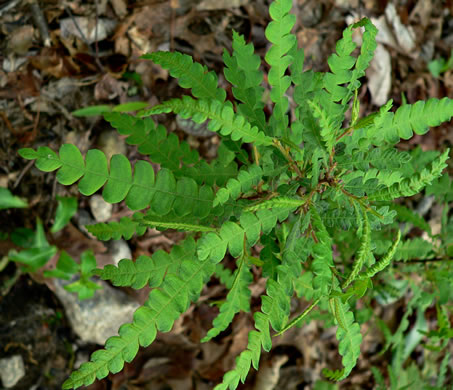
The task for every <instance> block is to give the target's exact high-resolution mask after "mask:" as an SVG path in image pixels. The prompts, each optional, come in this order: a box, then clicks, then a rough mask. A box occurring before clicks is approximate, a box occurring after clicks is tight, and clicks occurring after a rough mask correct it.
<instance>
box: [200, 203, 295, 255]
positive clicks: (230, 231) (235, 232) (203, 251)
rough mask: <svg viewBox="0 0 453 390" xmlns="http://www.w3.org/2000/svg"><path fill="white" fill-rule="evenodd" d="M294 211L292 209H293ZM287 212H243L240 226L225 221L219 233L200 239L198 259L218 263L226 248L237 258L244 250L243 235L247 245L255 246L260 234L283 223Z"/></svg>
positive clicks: (209, 234)
mask: <svg viewBox="0 0 453 390" xmlns="http://www.w3.org/2000/svg"><path fill="white" fill-rule="evenodd" d="M293 209H294V208H293ZM288 214H289V210H278V209H277V210H259V211H258V212H257V213H256V214H253V213H249V212H243V213H242V215H241V217H240V224H238V223H235V222H231V221H227V222H225V223H224V224H223V225H222V226H221V228H220V231H219V233H218V234H217V233H208V234H206V235H205V236H203V237H202V238H201V239H200V245H199V248H198V257H199V258H200V259H201V260H205V259H207V258H210V259H211V260H212V261H214V262H219V261H220V260H222V259H223V258H224V256H225V253H226V250H227V248H228V250H229V252H230V253H231V255H232V256H233V257H239V256H240V255H242V253H243V249H244V235H245V237H246V241H247V244H248V245H250V246H252V245H255V244H256V242H257V241H258V239H259V237H260V233H261V232H263V233H265V234H267V233H269V232H270V231H271V230H272V229H273V228H274V226H275V225H276V224H277V221H280V222H281V221H284V220H285V219H286V218H287V217H288Z"/></svg>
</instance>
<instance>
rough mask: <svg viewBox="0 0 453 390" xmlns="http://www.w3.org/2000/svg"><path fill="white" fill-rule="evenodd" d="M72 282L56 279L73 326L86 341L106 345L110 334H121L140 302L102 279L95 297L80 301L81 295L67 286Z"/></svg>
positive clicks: (57, 289) (57, 292)
mask: <svg viewBox="0 0 453 390" xmlns="http://www.w3.org/2000/svg"><path fill="white" fill-rule="evenodd" d="M69 283H71V281H64V280H61V279H55V283H54V284H55V294H56V295H57V297H58V299H59V300H60V301H61V303H62V304H63V306H64V309H65V312H66V315H67V317H68V319H69V322H70V323H71V326H72V329H73V330H74V332H75V333H76V334H77V335H78V336H79V338H80V339H81V341H82V342H84V343H95V344H100V345H103V344H104V343H105V341H106V340H107V339H108V338H109V337H110V336H114V335H117V334H118V329H119V327H120V326H121V325H122V324H124V323H125V322H131V321H132V316H133V314H134V312H135V310H137V309H138V307H139V304H138V303H137V302H136V301H135V300H133V299H132V298H130V297H129V296H128V295H126V294H125V293H124V292H123V291H121V290H118V289H115V288H113V287H111V286H109V285H108V284H107V283H106V282H104V281H102V280H98V281H97V282H96V283H98V284H99V285H101V286H102V290H97V291H96V293H95V294H94V296H93V298H90V299H86V300H83V301H81V300H79V299H78V297H77V294H73V293H70V292H68V291H66V290H65V289H64V285H65V284H69Z"/></svg>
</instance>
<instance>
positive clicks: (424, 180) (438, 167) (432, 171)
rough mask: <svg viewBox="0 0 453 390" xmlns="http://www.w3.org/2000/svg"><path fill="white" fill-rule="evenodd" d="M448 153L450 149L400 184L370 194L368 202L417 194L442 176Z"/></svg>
mask: <svg viewBox="0 0 453 390" xmlns="http://www.w3.org/2000/svg"><path fill="white" fill-rule="evenodd" d="M449 153H450V149H447V150H445V152H444V153H442V154H441V155H440V156H439V157H438V158H437V159H436V160H434V161H433V163H432V164H431V166H430V167H429V168H424V169H423V170H422V171H421V172H420V173H418V174H416V175H414V176H412V177H409V178H406V179H404V180H403V181H401V182H400V183H396V184H393V185H392V186H391V187H389V188H385V189H383V190H380V191H377V192H374V193H371V194H370V195H368V200H370V201H373V200H392V199H396V198H399V197H402V196H412V195H415V194H417V193H419V192H420V191H421V190H422V189H423V188H424V187H425V186H426V185H428V184H429V183H431V182H432V181H433V180H434V179H436V178H437V177H439V176H440V175H441V174H442V171H443V169H444V168H445V167H446V166H447V164H446V163H445V162H446V161H447V159H448V155H449Z"/></svg>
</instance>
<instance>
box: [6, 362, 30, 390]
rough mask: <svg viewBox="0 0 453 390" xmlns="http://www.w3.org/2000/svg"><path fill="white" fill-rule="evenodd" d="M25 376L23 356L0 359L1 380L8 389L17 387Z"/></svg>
mask: <svg viewBox="0 0 453 390" xmlns="http://www.w3.org/2000/svg"><path fill="white" fill-rule="evenodd" d="M24 376H25V367H24V361H23V360H22V356H20V355H13V356H10V357H7V358H3V359H0V378H1V380H2V383H3V386H4V387H6V388H7V389H9V388H11V387H13V386H15V385H16V384H17V382H19V381H20V380H21V379H22V378H23V377H24Z"/></svg>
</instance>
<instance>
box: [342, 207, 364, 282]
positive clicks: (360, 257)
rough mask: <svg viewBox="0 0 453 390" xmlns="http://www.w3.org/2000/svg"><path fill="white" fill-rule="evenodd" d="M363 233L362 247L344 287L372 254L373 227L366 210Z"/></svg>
mask: <svg viewBox="0 0 453 390" xmlns="http://www.w3.org/2000/svg"><path fill="white" fill-rule="evenodd" d="M363 226H364V228H363V234H362V238H361V240H360V248H359V250H358V252H357V259H356V260H355V262H354V265H353V266H352V271H351V273H350V274H349V276H348V278H347V279H346V281H345V282H344V283H343V286H342V288H343V289H345V288H347V287H348V286H349V285H350V284H351V283H352V282H353V281H354V280H355V279H356V278H357V275H358V274H359V272H360V271H361V269H362V267H363V265H364V263H365V260H366V259H367V257H368V256H369V255H370V252H371V229H370V223H369V222H368V216H367V213H366V211H364V212H363Z"/></svg>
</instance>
